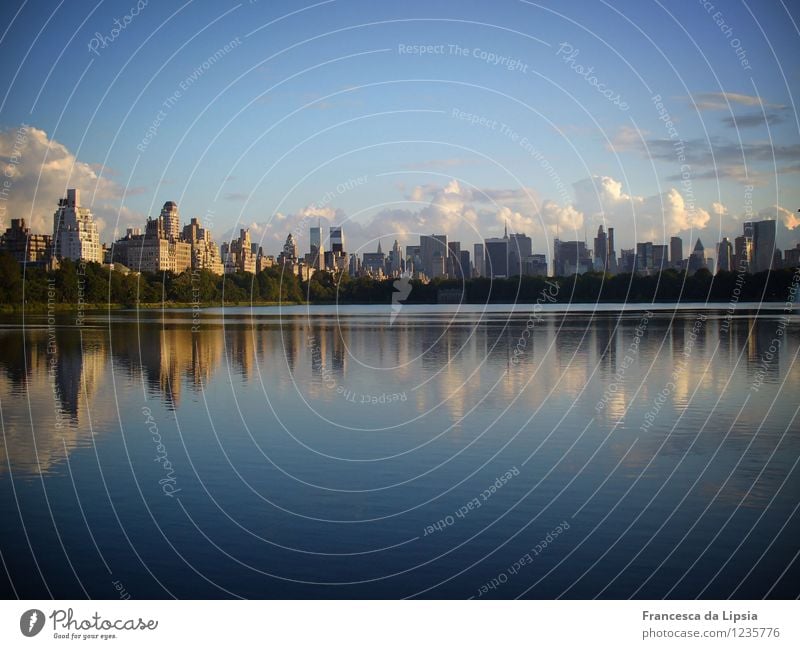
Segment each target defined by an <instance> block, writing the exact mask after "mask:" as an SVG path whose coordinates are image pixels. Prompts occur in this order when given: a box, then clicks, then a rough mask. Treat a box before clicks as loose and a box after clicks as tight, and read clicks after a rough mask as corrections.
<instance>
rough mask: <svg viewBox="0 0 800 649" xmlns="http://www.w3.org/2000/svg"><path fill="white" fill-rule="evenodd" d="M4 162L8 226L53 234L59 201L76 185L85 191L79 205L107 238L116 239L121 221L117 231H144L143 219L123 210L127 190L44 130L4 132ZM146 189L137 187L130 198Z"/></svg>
mask: <svg viewBox="0 0 800 649" xmlns="http://www.w3.org/2000/svg"><path fill="white" fill-rule="evenodd" d="M0 162H2V165H3V173H4V176H5V179H6V180H7V181H8V182H9V186H8V187H7V189H8V191H7V196H8V200H7V201H3V202H2V204H1V205H2V207H0V216H2V217H3V221H4V226H6V227H7V223H8V221H10V219H12V218H23V219H25V220H26V222H27V225H28V226H29V227H30V228H31V229H32V230H33V231H34V232H37V233H50V232H52V230H53V213H54V212H55V211H56V208H57V206H58V200H59V198H62V197H64V196H65V195H66V191H67V189H68V188H73V187H74V188H77V189H80V190H81V202H82V203H83V204H84V205H85V206H87V207H90V208H91V209H92V212H93V213H94V215H95V217H96V219H97V225H98V229H99V230H100V236H101V238H103V239H104V240H111V239H112V238H113V236H114V232H113V229H114V226H115V224H117V222H118V221H119V226H118V228H117V230H118V232H124V230H125V228H126V227H129V226H132V225H136V226H140V227H141V226H142V224H143V222H144V216H143V215H141V214H138V213H136V212H134V211H132V210H130V209H128V208H126V207H122V208H120V200H121V198H122V196H123V194H124V193H125V190H124V187H123V186H122V185H120V184H119V183H118V182H116V181H115V180H112V179H111V178H109V177H108V175H109V173H108V171H109V170H106V174H105V175H101V174H102V171H103V170H102V169H101V167H100V166H99V165H97V164H90V163H87V162H83V161H81V160H78V159H77V158H76V157H75V155H74V154H72V153H71V152H70V151H69V149H67V147H66V146H64V145H63V144H61V143H60V142H58V141H56V140H53V139H50V138H49V137H48V135H47V133H45V132H44V131H43V130H41V129H38V128H36V127H33V126H28V127H24V126H21V127H17V128H8V129H6V130H4V131H0ZM142 191H143V188H140V187H136V188H132V189H129V191H128V194H138V193H141V192H142Z"/></svg>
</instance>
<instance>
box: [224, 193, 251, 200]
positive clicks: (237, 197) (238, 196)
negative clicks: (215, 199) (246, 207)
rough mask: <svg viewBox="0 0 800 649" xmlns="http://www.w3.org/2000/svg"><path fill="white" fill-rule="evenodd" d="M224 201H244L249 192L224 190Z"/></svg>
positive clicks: (248, 196)
mask: <svg viewBox="0 0 800 649" xmlns="http://www.w3.org/2000/svg"><path fill="white" fill-rule="evenodd" d="M222 198H224V199H225V200H226V201H246V200H247V199H248V198H250V194H246V193H244V192H226V193H225V194H223V195H222Z"/></svg>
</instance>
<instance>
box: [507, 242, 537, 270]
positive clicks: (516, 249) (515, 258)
mask: <svg viewBox="0 0 800 649" xmlns="http://www.w3.org/2000/svg"><path fill="white" fill-rule="evenodd" d="M532 254H533V242H532V241H531V238H530V237H529V236H528V235H526V234H525V233H524V232H518V233H516V234H512V235H510V236H509V238H508V274H509V275H510V276H512V277H513V276H514V275H522V274H523V262H524V260H525V259H527V258H528V257H530V256H531V255H532Z"/></svg>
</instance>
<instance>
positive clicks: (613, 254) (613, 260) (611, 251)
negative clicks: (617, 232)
mask: <svg viewBox="0 0 800 649" xmlns="http://www.w3.org/2000/svg"><path fill="white" fill-rule="evenodd" d="M608 272H610V273H616V272H617V249H616V248H615V247H614V228H608Z"/></svg>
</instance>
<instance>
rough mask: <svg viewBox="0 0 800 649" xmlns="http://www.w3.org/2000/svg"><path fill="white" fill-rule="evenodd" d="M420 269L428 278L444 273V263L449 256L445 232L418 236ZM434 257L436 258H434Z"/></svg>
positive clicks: (440, 275)
mask: <svg viewBox="0 0 800 649" xmlns="http://www.w3.org/2000/svg"><path fill="white" fill-rule="evenodd" d="M419 250H420V258H421V261H422V269H421V270H422V271H423V272H424V273H425V274H426V275H427V276H428V277H430V278H434V277H442V276H443V275H444V274H445V263H443V262H446V260H447V257H448V256H449V249H448V247H447V235H446V234H431V235H425V234H423V235H421V236H420V238H419ZM434 258H436V259H434Z"/></svg>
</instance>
